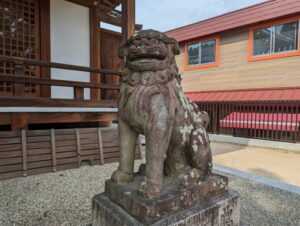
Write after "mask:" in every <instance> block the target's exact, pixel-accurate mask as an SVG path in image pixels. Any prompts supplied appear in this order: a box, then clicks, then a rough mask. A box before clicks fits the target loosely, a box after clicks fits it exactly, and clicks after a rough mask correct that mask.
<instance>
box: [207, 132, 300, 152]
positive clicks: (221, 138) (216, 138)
mask: <svg viewBox="0 0 300 226" xmlns="http://www.w3.org/2000/svg"><path fill="white" fill-rule="evenodd" d="M209 139H210V140H211V141H212V142H221V143H232V144H238V145H249V146H255V147H261V148H270V149H275V150H278V149H280V150H285V151H293V152H297V153H300V144H296V143H288V142H279V141H270V140H260V139H250V138H243V137H233V136H227V135H216V134H209Z"/></svg>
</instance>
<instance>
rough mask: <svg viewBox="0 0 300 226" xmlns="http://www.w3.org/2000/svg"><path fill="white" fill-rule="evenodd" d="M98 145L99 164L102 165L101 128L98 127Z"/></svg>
mask: <svg viewBox="0 0 300 226" xmlns="http://www.w3.org/2000/svg"><path fill="white" fill-rule="evenodd" d="M98 145H99V157H100V164H101V165H104V155H103V145H102V134H101V129H100V128H98Z"/></svg>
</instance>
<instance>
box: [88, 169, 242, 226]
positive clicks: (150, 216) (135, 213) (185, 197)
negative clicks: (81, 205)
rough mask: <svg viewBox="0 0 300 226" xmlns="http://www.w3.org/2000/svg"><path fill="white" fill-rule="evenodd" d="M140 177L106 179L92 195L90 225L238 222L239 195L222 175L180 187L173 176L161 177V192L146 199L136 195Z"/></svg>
mask: <svg viewBox="0 0 300 226" xmlns="http://www.w3.org/2000/svg"><path fill="white" fill-rule="evenodd" d="M141 180H142V177H141V176H136V177H135V180H134V182H132V183H130V184H123V185H117V184H115V183H113V182H112V181H110V180H108V181H106V184H105V192H104V193H102V194H99V195H96V196H95V197H94V198H93V207H92V208H93V226H145V225H152V226H167V225H174V226H175V225H176V226H184V225H186V226H190V225H195V226H196V225H205V226H209V225H214V226H217V225H230V226H235V225H239V221H240V219H239V214H240V209H239V195H238V194H237V192H235V191H232V190H228V189H227V184H228V180H227V178H226V177H224V176H220V175H211V176H210V177H209V178H208V180H207V181H205V182H202V183H200V184H199V185H196V186H194V187H192V188H189V189H184V190H180V189H178V188H177V186H176V182H175V181H176V180H174V178H166V179H165V180H164V189H163V192H162V193H161V194H160V195H159V196H157V197H155V198H153V199H146V198H143V197H141V196H140V195H139V193H138V185H139V184H140V182H141Z"/></svg>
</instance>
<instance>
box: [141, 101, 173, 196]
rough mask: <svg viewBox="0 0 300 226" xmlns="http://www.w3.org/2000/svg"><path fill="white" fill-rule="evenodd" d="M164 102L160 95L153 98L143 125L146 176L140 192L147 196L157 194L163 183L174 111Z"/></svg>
mask: <svg viewBox="0 0 300 226" xmlns="http://www.w3.org/2000/svg"><path fill="white" fill-rule="evenodd" d="M165 103H166V101H164V100H163V98H162V97H159V96H158V97H156V98H153V100H152V103H151V112H150V117H149V119H148V121H147V122H146V126H145V129H146V131H145V138H146V177H145V180H144V181H143V182H142V183H141V185H140V193H141V195H142V196H144V197H147V198H151V197H154V196H156V195H158V194H159V193H160V191H161V188H162V183H163V168H164V161H165V159H166V153H167V150H168V146H169V142H170V137H171V133H172V127H173V122H174V112H170V111H169V107H168V106H167V105H166V104H165Z"/></svg>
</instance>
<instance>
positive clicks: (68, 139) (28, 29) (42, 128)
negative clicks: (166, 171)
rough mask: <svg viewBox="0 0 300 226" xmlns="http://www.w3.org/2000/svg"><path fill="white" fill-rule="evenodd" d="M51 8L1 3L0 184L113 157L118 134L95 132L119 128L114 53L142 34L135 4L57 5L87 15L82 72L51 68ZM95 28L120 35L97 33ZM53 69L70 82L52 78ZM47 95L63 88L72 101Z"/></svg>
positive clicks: (31, 0) (111, 0)
mask: <svg viewBox="0 0 300 226" xmlns="http://www.w3.org/2000/svg"><path fill="white" fill-rule="evenodd" d="M51 1H52V0H26V1H25V0H9V1H8V0H1V1H0V16H1V18H0V27H2V28H3V29H2V30H3V31H2V32H0V179H7V178H13V177H17V176H22V175H23V176H26V175H33V174H39V173H45V172H52V171H58V170H63V169H71V168H76V167H79V166H80V164H81V163H82V162H83V161H88V162H89V163H90V164H104V163H107V162H113V161H117V160H118V157H119V147H118V142H117V139H118V136H117V131H116V128H101V127H105V126H107V125H110V123H111V122H112V121H115V120H117V116H116V115H117V114H116V113H117V106H116V98H117V94H118V90H119V80H120V76H121V75H122V72H121V71H122V59H119V58H118V54H117V53H118V46H119V44H120V42H121V41H122V40H126V39H127V38H128V37H129V36H131V35H133V33H134V32H135V31H136V30H138V29H141V25H136V24H135V0H68V1H65V0H55V1H61V2H64V3H65V2H67V3H68V4H69V6H70V7H74V8H75V6H77V5H78V6H80V7H81V8H80V9H82V7H83V8H84V10H86V9H88V12H89V39H90V40H89V47H90V57H89V61H90V64H89V65H88V66H82V65H78V64H69V63H68V64H67V63H61V62H56V61H54V62H52V61H51V59H52V57H51V54H52V52H51V43H52V40H51V39H52V38H53V35H54V34H52V36H51V35H50V30H51V29H50V14H51V10H52V9H53V7H52V8H51V7H50V3H51ZM61 2H59V3H61ZM52 3H53V2H52ZM100 22H104V23H107V24H111V25H114V26H117V27H120V28H121V32H116V31H111V30H107V29H104V28H101V27H100ZM68 41H69V40H65V42H68ZM80 44H81V43H78V45H80ZM74 49H75V50H76V46H74ZM77 54H80V53H77ZM58 69H59V70H63V72H64V73H66V74H67V73H68V75H69V77H66V76H65V77H63V78H59V79H57V78H55V77H53V75H54V74H55V72H57V71H56V70H58ZM81 72H84V73H86V74H85V76H87V78H86V79H85V80H84V81H78V80H77V81H76V80H74V79H73V73H74V75H75V73H81ZM53 87H68V90H69V91H71V92H70V93H71V94H72V96H73V98H70V97H66V96H64V95H62V96H59V98H57V97H53V94H55V93H53V89H52V88H53ZM87 90H88V94H89V95H88V98H86V96H85V95H86V91H87ZM139 151H140V146H139V144H137V153H139ZM139 156H140V155H139V154H137V157H139Z"/></svg>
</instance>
